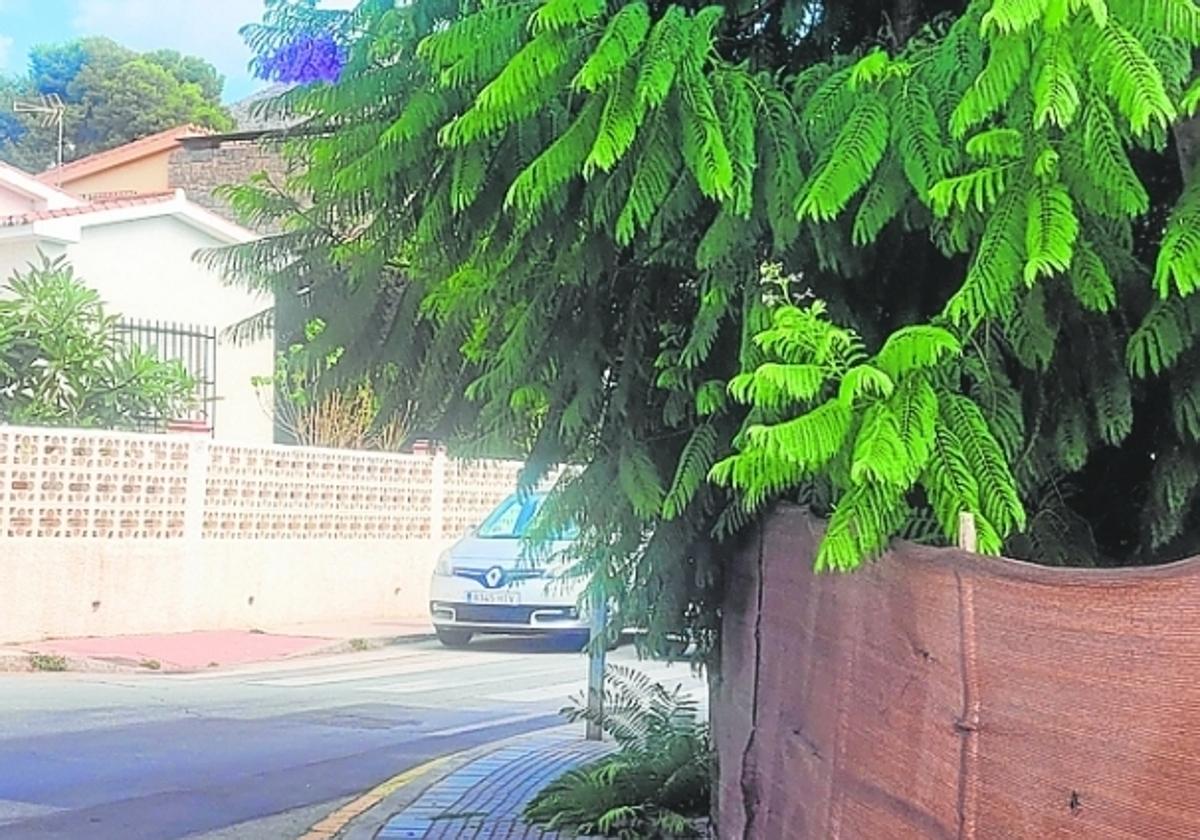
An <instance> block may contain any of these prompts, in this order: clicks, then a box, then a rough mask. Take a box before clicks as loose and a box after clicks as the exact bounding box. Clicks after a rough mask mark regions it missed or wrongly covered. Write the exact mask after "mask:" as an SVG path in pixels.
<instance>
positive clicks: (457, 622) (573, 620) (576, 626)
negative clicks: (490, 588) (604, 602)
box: [429, 601, 588, 635]
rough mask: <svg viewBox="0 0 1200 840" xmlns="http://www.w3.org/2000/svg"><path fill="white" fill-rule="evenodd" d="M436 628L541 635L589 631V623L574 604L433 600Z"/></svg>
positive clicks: (433, 617) (430, 606) (432, 616)
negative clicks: (483, 602)
mask: <svg viewBox="0 0 1200 840" xmlns="http://www.w3.org/2000/svg"><path fill="white" fill-rule="evenodd" d="M429 615H430V618H431V619H432V620H433V625H434V627H445V628H453V629H456V630H470V631H471V632H473V633H515V634H521V635H540V634H550V633H577V632H580V631H587V629H588V622H587V619H586V618H585V617H582V616H580V614H579V611H578V609H577V608H575V607H574V606H565V605H560V604H522V605H510V604H468V603H463V602H455V601H431V602H430V604H429Z"/></svg>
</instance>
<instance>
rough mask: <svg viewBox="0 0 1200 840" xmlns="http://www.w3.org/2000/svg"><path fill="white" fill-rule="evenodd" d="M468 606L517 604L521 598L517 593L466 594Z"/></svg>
mask: <svg viewBox="0 0 1200 840" xmlns="http://www.w3.org/2000/svg"><path fill="white" fill-rule="evenodd" d="M467 603H468V604H519V603H521V596H520V594H519V593H517V592H510V591H497V592H468V593H467Z"/></svg>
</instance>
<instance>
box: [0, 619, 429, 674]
mask: <svg viewBox="0 0 1200 840" xmlns="http://www.w3.org/2000/svg"><path fill="white" fill-rule="evenodd" d="M432 635H433V631H432V628H431V627H430V626H429V623H428V622H427V621H415V620H414V621H347V622H322V623H319V624H294V625H284V626H276V627H267V628H263V629H253V630H206V631H197V632H193V633H153V634H144V635H136V636H95V637H87V638H78V639H50V640H47V641H43V642H29V643H26V644H17V645H8V646H4V647H0V670H27V669H30V668H31V667H32V668H33V669H37V668H38V667H39V665H38V664H33V665H32V666H31V662H33V663H40V664H41V668H42V670H65V669H69V670H120V669H129V668H137V669H144V670H152V671H198V670H203V669H205V668H216V667H229V666H232V665H246V664H250V663H256V662H267V661H270V660H276V659H286V658H288V657H294V656H311V655H314V654H320V653H341V652H345V651H351V650H367V649H369V648H375V647H382V646H384V645H388V644H393V643H395V642H397V641H401V640H405V641H407V640H412V641H418V640H422V639H426V638H431V637H432ZM46 664H51V665H52V666H53V667H45V666H46ZM58 666H63V667H58Z"/></svg>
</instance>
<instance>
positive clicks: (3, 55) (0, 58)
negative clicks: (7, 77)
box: [0, 35, 13, 70]
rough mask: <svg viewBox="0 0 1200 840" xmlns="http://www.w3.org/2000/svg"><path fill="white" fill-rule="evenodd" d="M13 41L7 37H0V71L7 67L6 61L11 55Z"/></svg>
mask: <svg viewBox="0 0 1200 840" xmlns="http://www.w3.org/2000/svg"><path fill="white" fill-rule="evenodd" d="M12 45H13V39H12V38H10V37H9V36H8V35H0V70H4V69H5V68H7V67H8V59H9V57H10V56H11V55H12Z"/></svg>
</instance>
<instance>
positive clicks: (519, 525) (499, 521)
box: [475, 494, 576, 540]
mask: <svg viewBox="0 0 1200 840" xmlns="http://www.w3.org/2000/svg"><path fill="white" fill-rule="evenodd" d="M545 501H546V497H545V495H543V494H535V495H532V496H526V497H525V498H523V499H522V498H521V497H519V496H509V497H508V498H507V499H505V500H504V501H503V502H501V503H500V506H499V507H497V508H496V509H495V510H493V511H492V512H491V513H490V514H488V517H487V519H485V520H483V524H482V525H480V526H479V529H478V530H477V531H476V532H475V536H476V537H479V538H480V539H484V540H519V539H521V538H522V537H524V536H525V533H526V532H527V531H528V530H529V526H530V525H531V524H532V523H533V519H534V517H535V516H537V512H538V511H539V510H541V508H542V503H543V502H545ZM575 533H576V530H575V528H574V527H569V528H567V529H566V531H564V532H563V533H561V534H559V535H558V536H557V537H556V539H559V540H570V539H574V538H575Z"/></svg>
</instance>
